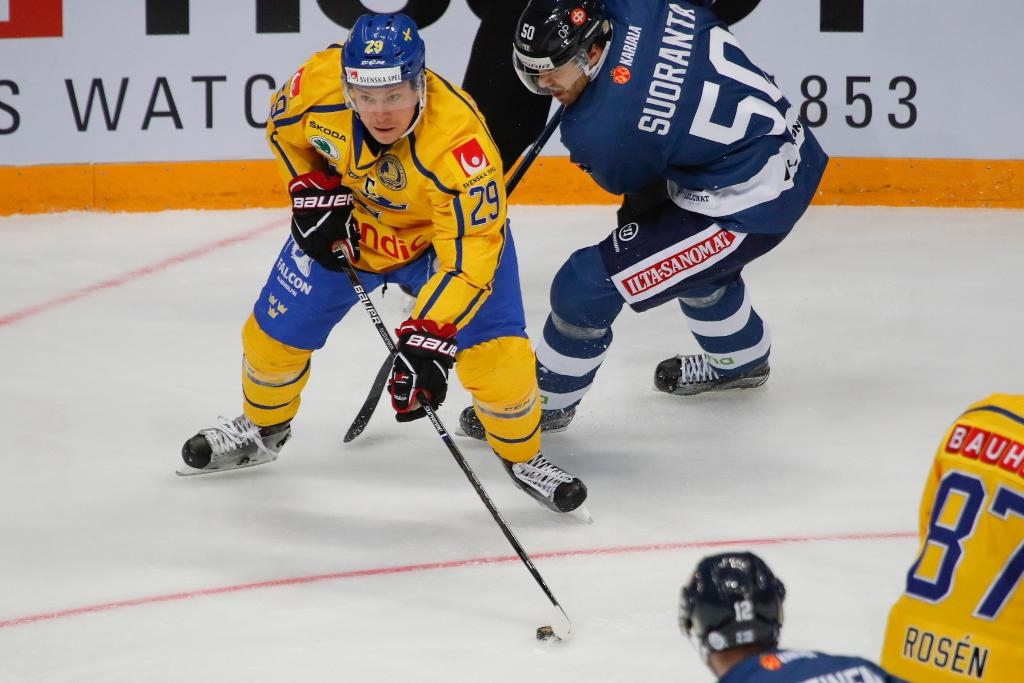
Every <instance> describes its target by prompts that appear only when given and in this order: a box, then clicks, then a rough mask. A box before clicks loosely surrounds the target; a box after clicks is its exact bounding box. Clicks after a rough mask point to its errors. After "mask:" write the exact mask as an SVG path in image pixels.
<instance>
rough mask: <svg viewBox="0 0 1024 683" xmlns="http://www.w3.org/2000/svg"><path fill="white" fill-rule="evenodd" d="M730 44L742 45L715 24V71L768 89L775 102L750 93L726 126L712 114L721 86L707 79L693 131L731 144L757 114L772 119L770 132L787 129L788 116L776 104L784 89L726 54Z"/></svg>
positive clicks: (711, 54)
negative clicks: (717, 121)
mask: <svg viewBox="0 0 1024 683" xmlns="http://www.w3.org/2000/svg"><path fill="white" fill-rule="evenodd" d="M726 45H732V46H733V47H735V48H736V49H737V50H740V49H741V48H740V46H739V43H738V42H737V40H736V37H735V36H733V35H732V34H731V33H729V32H728V31H726V30H725V29H724V28H722V27H721V26H715V27H714V28H712V29H711V33H710V40H709V45H708V58H709V59H710V61H711V65H712V66H714V67H715V71H717V72H718V73H719V74H720V75H722V76H725V77H726V78H731V79H732V80H734V81H739V82H740V83H742V84H743V85H746V86H748V87H750V88H753V89H754V90H758V91H760V92H762V93H764V94H765V95H766V96H767V97H768V98H769V99H771V102H768V101H766V100H763V99H761V98H760V97H755V96H754V95H747V96H746V97H744V98H743V99H742V100H740V102H739V104H738V105H736V115H735V116H734V117H733V120H732V123H731V124H730V125H728V126H723V125H721V124H719V123H715V122H714V121H712V120H711V115H712V114H714V113H715V106H716V105H717V104H718V96H719V92H720V91H721V86H719V85H718V84H717V83H712V82H711V81H705V82H704V91H703V92H702V93H701V97H700V103H699V104H698V105H697V113H696V114H695V115H694V117H693V123H692V124H691V125H690V135H696V136H697V137H701V138H704V139H705V140H711V141H713V142H720V143H722V144H723V145H731V144H732V143H734V142H737V141H739V140H741V139H743V136H745V135H746V134H747V128H749V127H750V119H751V118H752V117H753V116H755V115H757V116H763V117H765V118H766V119H769V120H771V122H772V129H771V132H770V133H768V134H769V135H778V134H779V133H781V132H782V131H784V130H786V118H785V117H784V116H783V114H782V112H780V111H779V109H778V106H777V105H776V104H775V103H776V102H778V101H779V100H781V99H782V91H781V90H779V88H778V86H776V85H775V84H774V83H772V82H771V81H770V80H768V79H767V78H766V77H765V76H764V74H762V73H758V72H756V71H751V70H750V69H748V68H746V67H745V66H741V65H739V64H737V63H735V62H731V61H729V60H728V58H726V56H725V46H726Z"/></svg>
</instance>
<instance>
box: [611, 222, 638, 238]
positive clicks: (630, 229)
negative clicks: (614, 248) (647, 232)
mask: <svg viewBox="0 0 1024 683" xmlns="http://www.w3.org/2000/svg"><path fill="white" fill-rule="evenodd" d="M639 234H640V226H639V224H637V223H626V224H625V225H623V226H622V227H621V228H619V231H618V234H617V235H616V237H618V238H619V241H620V242H628V241H630V240H631V239H633V238H634V237H636V236H637V235H639Z"/></svg>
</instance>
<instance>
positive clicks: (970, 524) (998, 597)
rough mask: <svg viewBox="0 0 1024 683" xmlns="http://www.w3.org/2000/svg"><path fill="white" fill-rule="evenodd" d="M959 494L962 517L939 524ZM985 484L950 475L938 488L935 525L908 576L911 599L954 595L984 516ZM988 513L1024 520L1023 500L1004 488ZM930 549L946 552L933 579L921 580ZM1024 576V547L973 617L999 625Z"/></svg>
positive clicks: (939, 599)
mask: <svg viewBox="0 0 1024 683" xmlns="http://www.w3.org/2000/svg"><path fill="white" fill-rule="evenodd" d="M953 494H957V495H958V497H960V498H961V500H962V504H961V506H960V510H959V514H958V515H957V518H956V520H955V521H954V522H952V524H946V523H943V522H941V521H940V520H941V519H942V516H943V512H944V510H945V508H946V505H947V503H948V502H949V500H950V496H951V495H953ZM985 497H986V491H985V484H984V482H982V480H981V479H978V478H977V477H972V476H970V475H967V474H964V473H962V472H956V471H954V472H950V473H948V474H947V475H946V476H945V477H943V478H942V481H941V482H940V483H939V486H938V489H937V490H936V492H935V505H934V507H933V509H932V516H931V521H930V522H929V523H928V537H927V538H926V539H925V542H924V547H923V548H922V549H921V554H920V555H919V556H918V558H917V561H916V562H914V565H913V566H912V567H911V568H910V571H909V572H908V573H907V594H908V595H911V596H914V597H916V598H920V599H921V600H926V601H928V602H932V603H937V602H942V601H943V600H945V599H946V597H948V596H949V594H950V593H951V592H952V590H953V582H954V580H955V578H956V576H955V575H956V568H957V565H959V564H960V560H961V558H962V557H963V554H964V547H963V546H964V541H966V540H967V539H968V538H970V537H971V535H972V534H973V533H974V530H975V527H976V526H977V524H978V520H979V519H980V518H981V515H982V505H983V503H984V502H985ZM988 512H989V513H990V514H991V515H993V516H995V517H997V518H999V519H1001V520H1006V519H1007V518H1008V517H1009V515H1010V514H1015V515H1018V516H1019V517H1021V518H1024V496H1022V495H1020V494H1019V493H1017V492H1015V491H1013V490H1011V489H1009V488H1006V487H1005V486H1000V487H999V488H998V489H997V490H996V492H995V495H994V496H992V502H991V504H990V505H989V506H988ZM929 547H937V548H940V549H941V550H942V561H941V563H940V564H939V569H938V571H937V572H936V573H935V576H934V578H927V577H922V576H920V575H919V571H920V568H921V562H922V561H923V560H924V556H925V553H926V552H927V550H928V548H929ZM1022 574H1024V542H1021V543H1020V544H1019V545H1018V546H1017V548H1016V550H1015V551H1014V553H1013V554H1012V555H1011V556H1010V559H1009V560H1008V561H1007V562H1006V564H1004V565H1003V567H1002V569H1001V570H1000V571H999V572H997V574H996V577H995V579H994V580H993V581H992V583H991V584H989V587H988V590H987V591H985V596H984V597H983V598H982V599H981V602H979V603H978V606H977V607H976V608H975V610H974V616H976V617H981V618H983V619H995V618H996V616H997V615H998V614H999V610H1001V609H1002V608H1003V605H1005V604H1006V601H1007V600H1008V599H1009V597H1010V594H1011V593H1012V592H1013V589H1014V588H1015V587H1016V585H1017V583H1018V582H1019V581H1020V578H1021V575H1022Z"/></svg>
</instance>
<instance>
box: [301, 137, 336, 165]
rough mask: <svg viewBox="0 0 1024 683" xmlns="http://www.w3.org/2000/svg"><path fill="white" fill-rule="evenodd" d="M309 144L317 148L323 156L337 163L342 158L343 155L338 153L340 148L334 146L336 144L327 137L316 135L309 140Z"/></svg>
mask: <svg viewBox="0 0 1024 683" xmlns="http://www.w3.org/2000/svg"><path fill="white" fill-rule="evenodd" d="M309 142H310V143H311V144H312V145H313V146H314V147H316V149H317V151H318V152H320V153H321V154H323V155H324V156H325V157H327V158H329V159H332V160H334V161H337V160H338V159H340V158H341V154H340V153H338V148H337V147H335V146H334V143H333V142H331V141H330V140H328V139H327V138H325V137H321V136H319V135H314V136H313V137H311V138H310V139H309Z"/></svg>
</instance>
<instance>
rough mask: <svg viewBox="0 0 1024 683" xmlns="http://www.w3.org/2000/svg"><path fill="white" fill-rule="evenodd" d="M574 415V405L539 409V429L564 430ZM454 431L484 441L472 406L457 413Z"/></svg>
mask: <svg viewBox="0 0 1024 683" xmlns="http://www.w3.org/2000/svg"><path fill="white" fill-rule="evenodd" d="M575 415H576V406H569V407H568V408H562V409H561V410H542V411H540V430H541V431H542V432H544V433H545V434H552V433H554V432H564V431H565V430H566V428H567V427H568V426H569V423H570V422H572V418H573V417H574V416H575ZM455 433H456V434H458V435H460V436H468V437H470V438H472V439H477V440H478V441H485V440H486V436H485V434H484V426H483V424H481V423H480V418H479V417H477V415H476V411H475V410H473V406H469V407H467V408H465V409H464V410H463V411H462V414H461V415H459V427H458V429H456V430H455Z"/></svg>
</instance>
